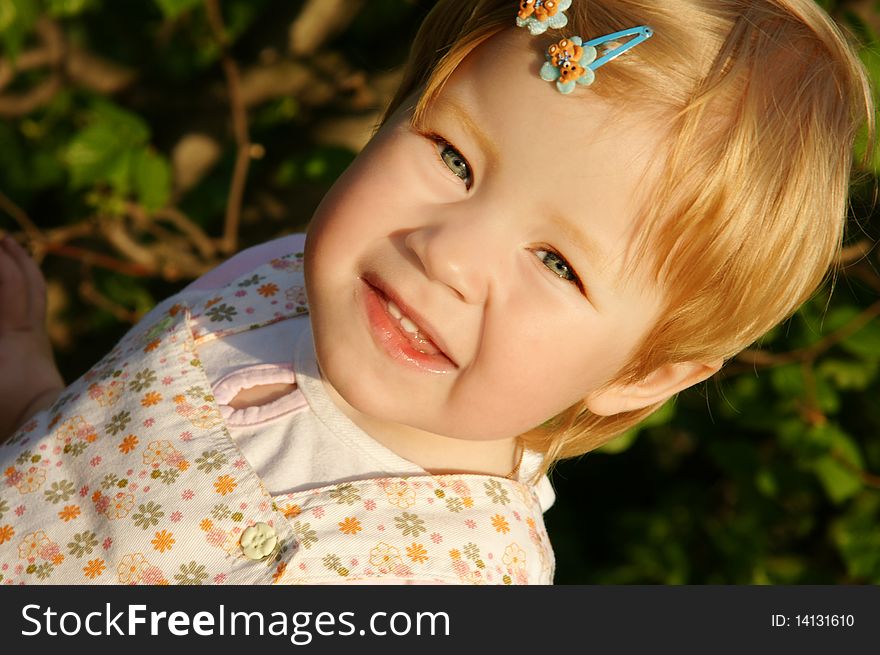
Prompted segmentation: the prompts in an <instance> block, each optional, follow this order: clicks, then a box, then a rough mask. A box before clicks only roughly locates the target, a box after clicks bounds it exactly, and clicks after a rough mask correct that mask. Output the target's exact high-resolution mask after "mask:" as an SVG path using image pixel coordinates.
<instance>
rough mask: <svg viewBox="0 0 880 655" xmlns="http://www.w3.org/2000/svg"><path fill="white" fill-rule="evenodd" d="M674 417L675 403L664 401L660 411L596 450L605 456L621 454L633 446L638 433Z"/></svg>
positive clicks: (671, 400)
mask: <svg viewBox="0 0 880 655" xmlns="http://www.w3.org/2000/svg"><path fill="white" fill-rule="evenodd" d="M674 415H675V402H674V400H673V399H670V400H668V401H666V402H665V403H664V404H663V405H662V406H661V407H660V409H658V410H657V411H656V412H654V413H653V414H651V415H650V416H648V417H647V418H646V419H645V420H643V421H642V422H641V423H639V424H638V425H636V426H634V427H632V428H630V429H629V430H627V431H626V432H623V433H622V434H620V435H619V436H617V437H615V438H614V439H612V440H611V441H609V442H607V443H606V444H604V445H602V446H600V447H599V448H597V449H596V452H598V453H605V454H606V455H614V454H617V453H622V452H623V451H624V450H626V449H627V448H629V447H630V446H632V445H633V443H634V442H635V440H636V437H637V436H638V434H639V432H641V431H642V430H643V429H644V428H649V427H652V426H655V425H665V424H666V423H669V421H671V420H672V417H673V416H674Z"/></svg>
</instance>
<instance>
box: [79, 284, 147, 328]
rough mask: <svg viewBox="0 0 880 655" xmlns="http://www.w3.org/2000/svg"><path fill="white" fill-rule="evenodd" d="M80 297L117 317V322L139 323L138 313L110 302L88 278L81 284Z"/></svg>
mask: <svg viewBox="0 0 880 655" xmlns="http://www.w3.org/2000/svg"><path fill="white" fill-rule="evenodd" d="M79 295H80V296H81V297H82V298H83V300H85V301H87V302H89V303H91V304H92V305H95V306H96V307H99V308H101V309H103V310H104V311H106V312H109V313H111V314H113V316H115V317H116V320H118V321H122V322H124V323H137V321H138V319H139V318H140V315H139V313H138V312H135V311H132V310H130V309H127V308H125V307H123V306H122V305H120V304H119V303H116V302H114V301H112V300H110V299H109V298H108V297H107V296H105V295H104V294H102V293H101V292H100V291H98V288H97V287H96V286H95V283H94V282H92V280H91V279H90V278H89V277H88V276H86V277H85V278H84V279H83V280H82V281H81V282H80V283H79Z"/></svg>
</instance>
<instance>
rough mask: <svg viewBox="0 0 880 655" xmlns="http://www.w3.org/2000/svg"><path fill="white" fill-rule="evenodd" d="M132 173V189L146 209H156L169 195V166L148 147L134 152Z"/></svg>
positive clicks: (161, 205)
mask: <svg viewBox="0 0 880 655" xmlns="http://www.w3.org/2000/svg"><path fill="white" fill-rule="evenodd" d="M132 175H133V182H134V190H135V193H136V194H137V196H138V199H139V200H140V203H141V204H142V205H143V206H144V207H146V208H147V210H148V211H151V212H152V211H156V210H157V209H160V208H161V207H163V206H164V205H165V203H166V202H168V198H169V196H170V195H171V166H170V165H169V164H168V161H167V160H166V159H165V158H164V157H162V156H161V155H159V154H157V153H155V152H152V151H151V150H148V149H146V148H145V149H143V150H141V151H139V152H137V153H135V156H134V161H133V166H132Z"/></svg>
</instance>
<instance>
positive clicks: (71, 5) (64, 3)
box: [46, 0, 94, 16]
mask: <svg viewBox="0 0 880 655" xmlns="http://www.w3.org/2000/svg"><path fill="white" fill-rule="evenodd" d="M46 4H47V6H48V9H49V13H50V14H51V15H52V16H76V15H78V14H81V13H82V12H83V11H85V10H86V9H90V8H91V7H92V6H93V5H94V0H46Z"/></svg>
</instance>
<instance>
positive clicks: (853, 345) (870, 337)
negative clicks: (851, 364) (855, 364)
mask: <svg viewBox="0 0 880 655" xmlns="http://www.w3.org/2000/svg"><path fill="white" fill-rule="evenodd" d="M840 345H841V346H842V347H843V348H844V349H845V350H847V351H849V352H851V353H852V354H854V355H858V356H859V357H865V358H867V359H871V360H876V359H880V321H878V320H876V319H875V320H872V321H869V322H868V323H867V324H866V325H865V326H863V327H862V328H860V329H859V330H858V332H854V333H853V334H851V335H849V336H848V337H846V338H845V339H843V340H842V341H841V342H840Z"/></svg>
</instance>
